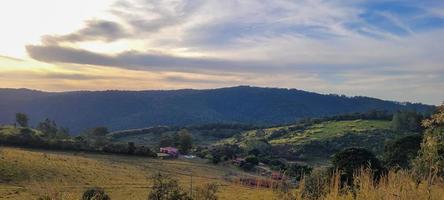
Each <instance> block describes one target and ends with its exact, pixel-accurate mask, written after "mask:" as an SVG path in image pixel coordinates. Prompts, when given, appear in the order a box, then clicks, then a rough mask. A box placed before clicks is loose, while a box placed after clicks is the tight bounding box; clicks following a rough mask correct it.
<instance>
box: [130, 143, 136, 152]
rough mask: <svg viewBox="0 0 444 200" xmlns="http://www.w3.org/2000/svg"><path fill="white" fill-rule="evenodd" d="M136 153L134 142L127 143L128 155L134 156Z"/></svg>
mask: <svg viewBox="0 0 444 200" xmlns="http://www.w3.org/2000/svg"><path fill="white" fill-rule="evenodd" d="M135 151H136V145H135V144H134V142H128V154H134V152H135Z"/></svg>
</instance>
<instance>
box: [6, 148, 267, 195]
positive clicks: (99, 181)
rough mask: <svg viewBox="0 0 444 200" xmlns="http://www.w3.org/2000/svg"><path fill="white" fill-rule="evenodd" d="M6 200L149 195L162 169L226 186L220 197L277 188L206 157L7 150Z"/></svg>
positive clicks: (183, 182)
mask: <svg viewBox="0 0 444 200" xmlns="http://www.w3.org/2000/svg"><path fill="white" fill-rule="evenodd" d="M0 151H1V153H0V156H1V157H0V199H36V198H37V197H38V196H39V195H42V194H49V195H50V196H54V197H57V198H59V199H80V196H81V193H82V192H83V191H84V190H85V189H86V188H88V187H93V186H99V187H103V188H104V189H105V191H106V192H107V193H109V195H110V197H111V198H112V199H134V200H137V199H146V198H147V195H148V192H149V186H150V185H151V182H150V178H151V176H152V175H153V174H154V173H157V172H162V173H168V174H171V175H172V176H173V177H175V178H178V179H179V182H180V183H181V185H182V186H183V187H184V188H185V189H187V188H189V187H190V184H189V183H190V181H191V179H190V176H189V174H193V186H198V185H202V184H205V183H217V184H219V185H221V187H220V192H219V195H218V196H219V197H220V199H273V193H272V191H271V190H265V189H257V188H248V187H243V186H239V185H236V184H233V183H231V182H229V181H227V180H226V179H227V178H228V177H229V175H231V176H233V177H236V176H241V175H243V174H242V172H240V171H238V170H236V169H232V168H228V167H223V166H213V165H208V164H206V163H204V162H203V161H193V162H191V161H185V160H156V159H150V158H142V157H128V156H115V155H100V154H78V153H66V152H50V151H36V150H32V151H31V150H23V149H16V148H1V150H0Z"/></svg>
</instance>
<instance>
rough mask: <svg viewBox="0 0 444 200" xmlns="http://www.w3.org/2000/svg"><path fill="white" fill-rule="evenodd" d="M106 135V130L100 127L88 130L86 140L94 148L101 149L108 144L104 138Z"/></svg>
mask: <svg viewBox="0 0 444 200" xmlns="http://www.w3.org/2000/svg"><path fill="white" fill-rule="evenodd" d="M108 133H109V131H108V128H106V127H103V126H100V127H96V128H92V129H90V130H89V131H88V132H87V134H86V135H87V137H88V139H89V140H91V141H92V142H93V144H94V146H95V147H103V146H105V145H106V144H108V142H109V141H108V138H107V137H106V136H107V134H108Z"/></svg>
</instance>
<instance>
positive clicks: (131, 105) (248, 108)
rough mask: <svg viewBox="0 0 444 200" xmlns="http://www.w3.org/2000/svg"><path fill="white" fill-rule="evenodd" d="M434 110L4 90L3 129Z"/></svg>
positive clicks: (308, 99)
mask: <svg viewBox="0 0 444 200" xmlns="http://www.w3.org/2000/svg"><path fill="white" fill-rule="evenodd" d="M432 108H433V107H432V106H429V105H424V104H410V103H407V104H406V103H403V104H401V103H397V102H392V101H384V100H380V99H375V98H369V97H346V96H338V95H323V94H317V93H313V92H306V91H301V90H296V89H278V88H259V87H249V86H239V87H231V88H220V89H208V90H191V89H184V90H169V91H96V92H91V91H78V92H42V91H36V90H28V89H0V124H5V123H12V122H13V120H14V115H15V113H17V112H24V113H27V114H28V115H29V117H30V118H31V124H33V125H35V124H37V122H39V121H41V120H43V119H44V118H46V117H48V118H50V119H53V120H55V121H56V122H57V123H58V125H61V126H65V127H68V128H69V129H70V130H71V132H73V133H78V132H80V131H82V130H84V129H87V128H91V127H96V126H107V127H109V128H110V129H112V130H120V129H131V128H141V127H148V126H155V125H178V126H180V125H196V124H204V123H246V124H255V125H271V124H279V123H288V122H293V121H295V120H297V119H300V118H304V117H321V116H329V115H336V114H341V113H350V112H365V111H369V110H372V109H378V110H387V111H389V112H393V111H396V110H402V109H409V110H416V111H419V112H426V111H428V110H430V109H432Z"/></svg>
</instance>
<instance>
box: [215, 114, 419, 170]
mask: <svg viewBox="0 0 444 200" xmlns="http://www.w3.org/2000/svg"><path fill="white" fill-rule="evenodd" d="M409 134H413V133H412V132H398V131H394V130H393V129H392V126H391V122H390V121H386V120H345V121H324V122H319V123H314V124H309V125H306V124H297V125H289V126H278V127H273V128H267V129H256V130H250V131H246V132H244V133H242V134H240V135H238V136H235V137H232V138H228V139H225V140H223V141H222V142H221V143H229V144H238V145H240V146H246V145H248V143H249V142H251V141H265V142H267V143H269V144H271V146H272V147H273V148H272V149H273V153H272V154H273V155H274V156H276V157H281V158H287V159H289V160H297V161H305V162H308V163H312V164H327V163H326V161H327V160H329V158H330V156H331V155H333V154H334V153H336V152H338V151H340V150H342V149H345V148H348V147H363V148H366V149H369V150H371V151H373V152H375V153H376V154H377V155H380V154H381V153H382V151H383V149H384V144H385V143H386V142H387V141H390V140H393V139H395V138H399V137H402V136H405V135H409Z"/></svg>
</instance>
